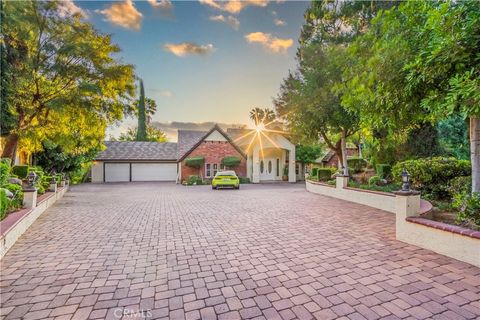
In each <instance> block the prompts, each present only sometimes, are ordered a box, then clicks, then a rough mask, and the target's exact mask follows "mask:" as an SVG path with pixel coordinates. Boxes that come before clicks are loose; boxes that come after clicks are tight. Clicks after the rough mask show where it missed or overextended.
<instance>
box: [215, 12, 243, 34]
mask: <svg viewBox="0 0 480 320" xmlns="http://www.w3.org/2000/svg"><path fill="white" fill-rule="evenodd" d="M209 19H210V20H211V21H215V22H223V23H226V24H228V25H229V26H230V27H232V28H233V29H235V30H238V28H239V27H240V21H239V20H238V19H237V18H235V17H234V16H227V17H226V16H224V15H221V14H220V15H218V16H210V18H209Z"/></svg>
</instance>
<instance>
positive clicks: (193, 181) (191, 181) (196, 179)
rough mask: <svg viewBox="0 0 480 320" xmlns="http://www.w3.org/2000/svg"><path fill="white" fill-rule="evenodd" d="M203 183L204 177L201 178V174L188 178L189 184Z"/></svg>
mask: <svg viewBox="0 0 480 320" xmlns="http://www.w3.org/2000/svg"><path fill="white" fill-rule="evenodd" d="M202 184H203V181H202V178H200V177H199V176H189V177H188V179H187V185H189V186H191V185H202Z"/></svg>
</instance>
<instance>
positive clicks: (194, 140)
mask: <svg viewBox="0 0 480 320" xmlns="http://www.w3.org/2000/svg"><path fill="white" fill-rule="evenodd" d="M207 132H208V131H195V130H178V145H177V159H180V158H182V157H183V156H184V155H185V154H187V153H189V151H190V150H192V149H193V147H194V146H195V145H197V144H198V143H199V142H200V141H201V140H202V139H203V138H204V137H205V135H206V134H207Z"/></svg>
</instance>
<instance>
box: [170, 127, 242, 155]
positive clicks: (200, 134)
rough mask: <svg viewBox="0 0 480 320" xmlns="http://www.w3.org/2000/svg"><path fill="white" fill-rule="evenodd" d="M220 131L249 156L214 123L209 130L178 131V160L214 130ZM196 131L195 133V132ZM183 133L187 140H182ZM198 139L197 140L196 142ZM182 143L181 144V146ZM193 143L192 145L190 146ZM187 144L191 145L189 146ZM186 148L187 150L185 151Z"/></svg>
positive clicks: (237, 148)
mask: <svg viewBox="0 0 480 320" xmlns="http://www.w3.org/2000/svg"><path fill="white" fill-rule="evenodd" d="M214 131H218V132H220V134H222V135H223V136H224V137H225V139H227V141H228V142H229V143H230V144H231V145H232V146H233V147H234V148H235V149H236V150H237V151H238V152H239V153H240V154H241V155H242V156H243V157H244V158H246V157H247V156H246V155H245V153H244V151H243V150H242V149H241V148H239V147H238V146H237V145H236V144H235V142H233V141H232V139H231V138H230V137H229V136H228V135H227V134H226V133H225V132H224V131H223V130H222V129H221V128H220V127H219V126H218V125H214V126H213V128H212V129H210V130H209V131H190V130H189V131H187V133H186V134H181V132H182V130H180V131H178V143H179V147H178V150H179V151H178V154H179V157H178V160H179V161H182V160H183V159H185V158H186V157H187V156H188V155H189V154H190V153H191V152H192V151H193V150H194V149H195V148H196V147H198V146H199V145H200V143H201V142H202V141H203V140H204V139H205V138H206V137H208V136H209V135H210V134H211V133H212V132H214ZM194 132H195V133H194ZM181 135H182V139H185V142H181V140H180V139H181ZM194 141H196V142H194ZM180 145H181V146H180ZM190 145H191V146H190ZM187 146H190V147H189V148H187ZM185 150H186V151H185Z"/></svg>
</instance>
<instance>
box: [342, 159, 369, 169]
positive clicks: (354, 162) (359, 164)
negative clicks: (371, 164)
mask: <svg viewBox="0 0 480 320" xmlns="http://www.w3.org/2000/svg"><path fill="white" fill-rule="evenodd" d="M367 164H368V163H367V160H365V159H363V158H359V157H352V158H349V159H347V165H348V167H349V168H350V169H352V170H353V171H354V172H355V173H358V172H362V171H363V170H364V169H365V168H366V167H367Z"/></svg>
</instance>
